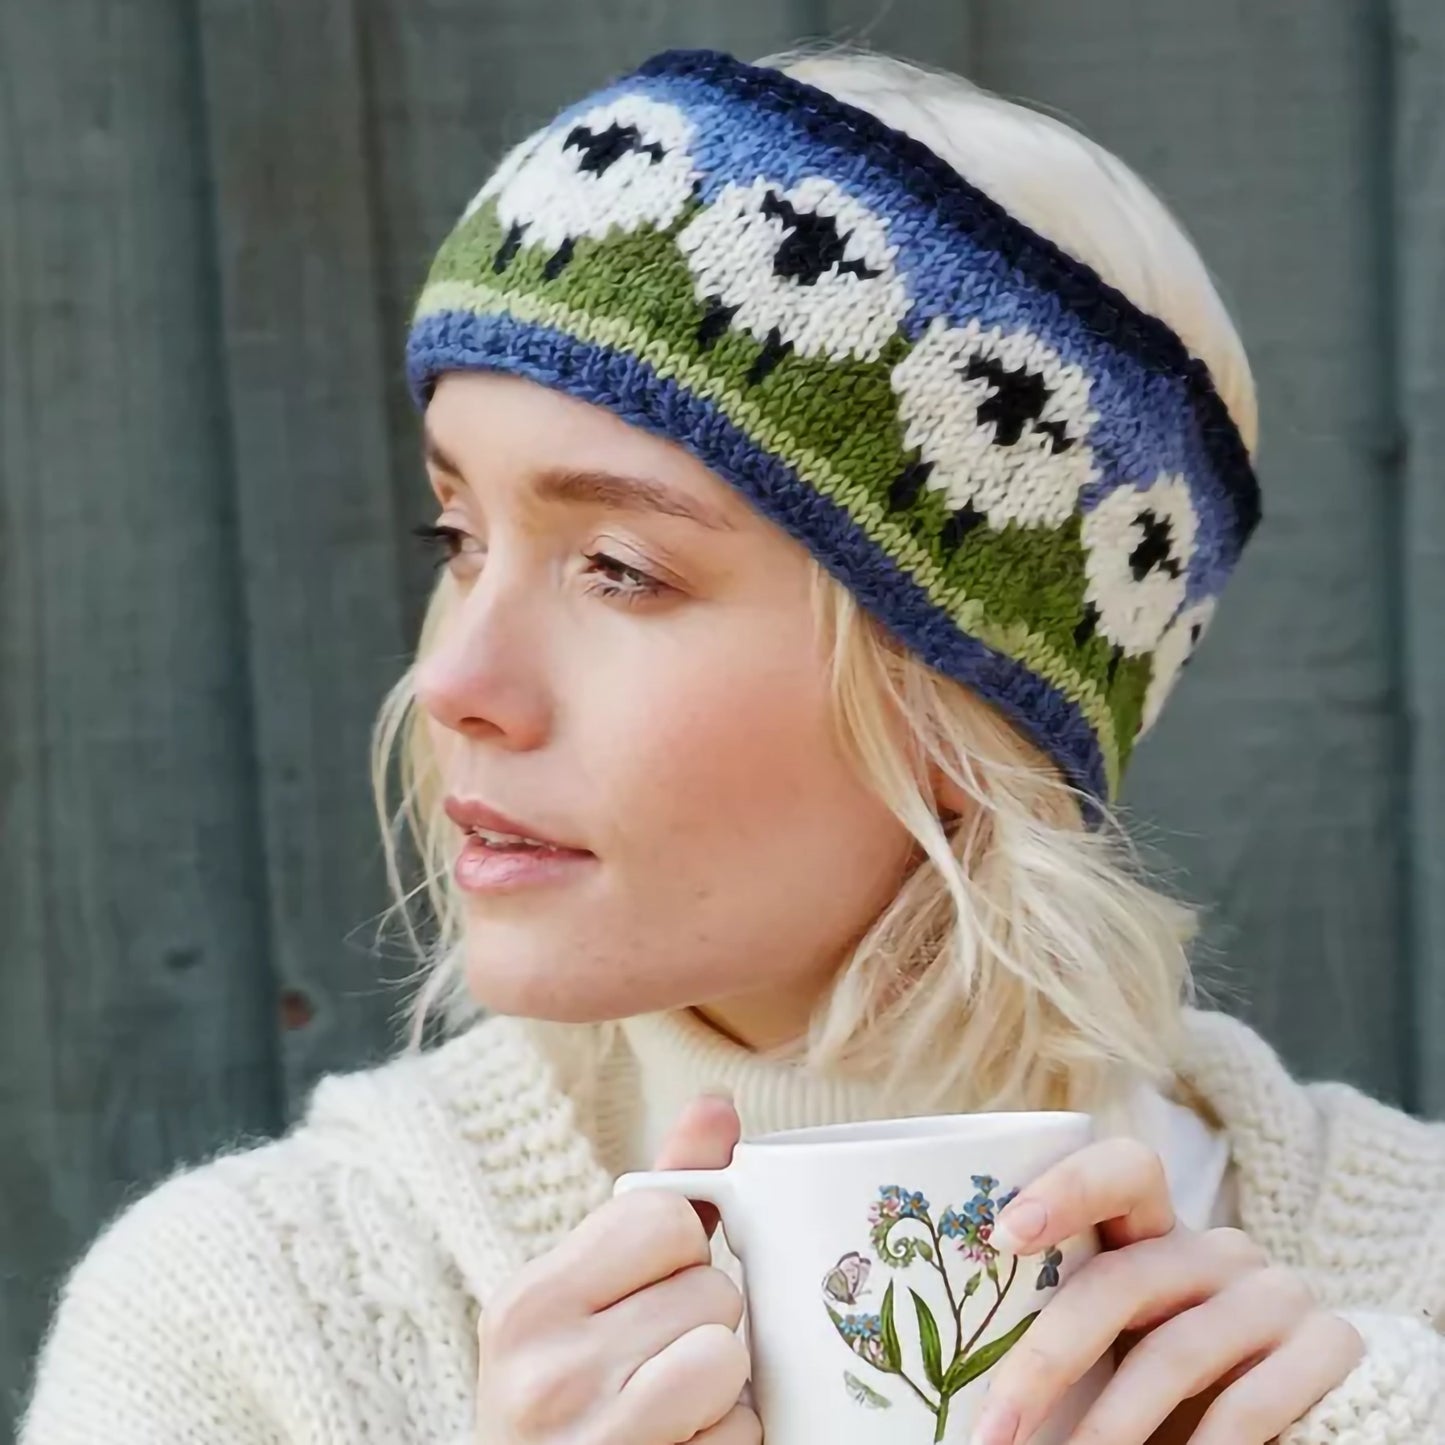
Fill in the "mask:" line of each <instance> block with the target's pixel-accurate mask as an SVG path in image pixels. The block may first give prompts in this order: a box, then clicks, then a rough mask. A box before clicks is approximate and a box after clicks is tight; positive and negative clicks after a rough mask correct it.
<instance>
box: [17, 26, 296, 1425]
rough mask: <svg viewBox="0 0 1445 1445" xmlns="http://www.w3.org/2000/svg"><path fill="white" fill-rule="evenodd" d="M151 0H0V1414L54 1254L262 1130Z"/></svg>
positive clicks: (201, 467) (255, 879)
mask: <svg viewBox="0 0 1445 1445" xmlns="http://www.w3.org/2000/svg"><path fill="white" fill-rule="evenodd" d="M187 9H188V7H187V6H186V5H184V4H182V3H179V0H177V3H170V4H160V3H157V4H149V5H111V4H108V3H104V0H90V3H67V4H64V5H54V6H28V5H27V6H21V5H5V6H0V65H3V81H0V217H3V220H0V917H3V919H4V921H5V926H4V935H3V940H0V1436H6V1438H8V1434H7V1432H6V1430H5V1423H6V1421H8V1418H9V1416H10V1415H11V1414H13V1413H14V1406H15V1403H16V1401H17V1397H18V1394H19V1392H20V1390H21V1388H22V1386H23V1383H24V1377H25V1373H26V1369H27V1365H26V1362H27V1361H28V1360H29V1358H30V1354H31V1351H32V1349H33V1347H34V1344H35V1341H36V1339H37V1337H38V1335H39V1332H40V1330H41V1327H42V1324H43V1321H44V1319H45V1318H46V1316H47V1314H48V1312H49V1296H50V1291H51V1290H52V1289H53V1287H54V1285H55V1283H56V1282H57V1277H58V1275H59V1273H60V1271H61V1270H62V1269H63V1268H64V1267H65V1265H66V1264H68V1263H69V1261H70V1260H71V1259H72V1258H73V1257H74V1256H75V1255H77V1254H78V1253H79V1252H80V1251H81V1250H82V1249H83V1248H84V1247H85V1245H86V1244H87V1243H88V1242H89V1240H90V1238H91V1237H92V1236H93V1235H94V1233H95V1230H96V1228H97V1227H98V1226H99V1224H100V1223H101V1221H103V1220H104V1219H106V1218H107V1217H109V1216H110V1214H111V1213H112V1212H113V1211H114V1210H115V1209H117V1208H118V1207H119V1206H120V1204H121V1202H122V1200H123V1199H124V1198H126V1197H129V1196H131V1195H133V1194H135V1193H138V1192H139V1191H141V1190H142V1189H143V1188H144V1187H146V1185H148V1184H149V1183H150V1182H152V1181H153V1180H155V1179H157V1178H158V1177H160V1176H161V1175H162V1174H164V1173H165V1172H166V1171H167V1170H169V1169H170V1168H171V1166H172V1165H173V1163H174V1161H175V1160H176V1159H178V1158H186V1157H193V1158H199V1157H202V1156H204V1155H205V1154H207V1153H209V1152H211V1151H212V1150H213V1149H215V1148H216V1147H218V1146H219V1145H221V1144H223V1143H225V1142H228V1141H232V1140H236V1139H239V1138H242V1137H245V1136H253V1135H254V1136H260V1135H263V1134H266V1133H270V1132H272V1131H274V1129H275V1128H276V1127H277V1126H278V1125H279V1124H280V1122H281V1111H280V1105H281V1101H280V1099H279V1097H278V1094H277V1091H276V1089H275V1084H274V1078H275V1075H274V1064H273V1047H274V1029H273V1026H272V1008H271V1005H270V982H269V963H268V957H269V946H268V939H267V935H266V926H265V917H264V912H263V910H262V908H261V907H260V899H261V893H262V886H261V876H260V874H261V866H260V864H261V859H260V838H259V832H258V827H257V816H256V802H255V799H256V787H255V777H254V771H253V765H252V751H251V739H250V731H249V726H250V725H249V704H248V699H247V689H246V677H245V663H244V659H245V655H246V648H247V637H246V630H245V626H244V619H243V616H242V609H241V591H240V586H239V578H238V576H237V574H236V570H235V563H234V554H233V552H232V532H233V519H232V515H231V495H230V486H231V478H230V471H229V462H228V457H227V448H228V443H227V429H228V424H227V419H226V408H225V397H224V395H223V391H222V387H221V376H222V371H223V364H222V358H221V356H220V354H219V351H218V339H217V334H216V329H215V308H216V296H215V289H214V283H213V276H212V269H211V253H212V237H211V231H210V216H209V214H208V207H207V194H206V161H205V156H204V155H203V154H202V152H201V151H200V149H199V147H198V145H197V139H198V130H197V126H196V119H197V104H198V96H197V87H198V80H199V74H198V70H197V67H196V64H195V55H194V53H193V50H192V47H191V43H190V41H191V35H190V31H189V22H188V16H187Z"/></svg>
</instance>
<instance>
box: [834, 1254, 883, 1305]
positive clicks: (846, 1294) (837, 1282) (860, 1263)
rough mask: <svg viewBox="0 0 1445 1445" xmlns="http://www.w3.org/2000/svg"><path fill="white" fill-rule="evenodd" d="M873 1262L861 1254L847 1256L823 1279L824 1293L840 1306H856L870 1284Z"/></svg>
mask: <svg viewBox="0 0 1445 1445" xmlns="http://www.w3.org/2000/svg"><path fill="white" fill-rule="evenodd" d="M872 1268H873V1264H872V1261H870V1260H866V1259H864V1258H863V1256H862V1255H861V1254H858V1253H856V1252H855V1253H853V1254H845V1255H844V1256H843V1258H842V1259H840V1260H839V1261H838V1263H837V1264H835V1265H834V1266H833V1268H832V1269H830V1270H829V1271H828V1273H827V1274H826V1275H824V1277H823V1293H824V1294H826V1295H827V1296H828V1297H829V1298H830V1299H835V1300H837V1301H838V1303H839V1304H840V1305H855V1304H857V1303H858V1297H859V1296H860V1295H861V1294H862V1293H863V1289H864V1287H865V1286H866V1285H867V1283H868V1271H869V1270H870V1269H872Z"/></svg>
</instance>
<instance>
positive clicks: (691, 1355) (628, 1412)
mask: <svg viewBox="0 0 1445 1445" xmlns="http://www.w3.org/2000/svg"><path fill="white" fill-rule="evenodd" d="M747 1378H748V1352H747V1348H746V1346H745V1345H744V1344H743V1342H742V1341H741V1340H740V1339H739V1338H738V1337H737V1336H736V1335H735V1334H734V1333H733V1332H732V1331H731V1330H730V1329H728V1328H727V1327H726V1326H724V1325H717V1324H710V1325H699V1326H698V1328H697V1329H695V1330H689V1331H688V1333H687V1334H685V1335H683V1336H682V1338H681V1339H677V1340H674V1341H673V1342H672V1343H671V1344H670V1345H668V1346H667V1348H666V1349H664V1350H662V1351H661V1352H660V1353H659V1354H656V1355H653V1356H652V1358H651V1359H649V1360H646V1361H644V1362H643V1363H642V1364H641V1365H639V1366H638V1368H637V1371H636V1372H635V1373H634V1374H633V1376H632V1378H631V1379H630V1380H628V1382H627V1383H626V1385H624V1386H623V1388H622V1393H621V1394H620V1395H618V1396H616V1397H615V1399H614V1401H613V1402H612V1405H611V1407H610V1408H609V1409H608V1411H607V1416H606V1419H605V1421H604V1422H603V1423H604V1428H603V1432H602V1434H603V1438H604V1439H607V1440H614V1439H615V1440H617V1441H618V1442H619V1445H622V1442H633V1441H641V1440H648V1441H651V1440H659V1441H661V1440H691V1439H692V1438H693V1436H694V1435H696V1434H697V1433H698V1432H699V1431H701V1430H706V1429H709V1428H710V1427H712V1426H713V1425H716V1424H718V1423H719V1422H720V1421H722V1420H724V1419H725V1418H726V1417H727V1415H728V1413H729V1412H730V1411H731V1410H732V1409H733V1407H734V1406H735V1405H736V1404H737V1401H738V1396H739V1395H740V1394H741V1393H742V1388H743V1386H744V1384H746V1383H747ZM732 1428H734V1429H737V1428H741V1427H740V1426H734V1427H732Z"/></svg>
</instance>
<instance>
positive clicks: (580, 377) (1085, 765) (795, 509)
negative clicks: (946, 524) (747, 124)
mask: <svg viewBox="0 0 1445 1445" xmlns="http://www.w3.org/2000/svg"><path fill="white" fill-rule="evenodd" d="M450 370H465V371H486V370H494V371H503V372H506V373H508V374H511V375H518V376H524V377H528V378H530V379H531V380H533V381H537V382H540V383H542V384H543V385H545V386H549V387H552V388H553V389H555V390H560V391H564V392H566V393H568V394H569V395H571V396H575V397H577V398H578V399H579V400H581V401H587V402H592V403H594V404H596V405H599V406H603V407H605V408H606V409H607V410H608V411H611V412H613V413H615V414H616V415H618V416H620V417H622V418H623V420H624V421H628V422H631V423H633V424H634V425H637V426H641V427H644V428H645V429H646V430H648V431H651V432H655V433H657V434H658V435H660V436H663V437H666V438H667V439H668V440H670V441H674V442H677V443H678V444H680V445H682V446H685V447H686V448H687V449H688V450H689V451H690V452H692V454H693V455H694V456H696V457H697V458H698V460H699V461H701V462H703V464H704V465H706V466H708V467H710V468H711V469H712V470H713V471H715V472H716V473H717V474H718V475H719V476H721V477H723V478H724V479H725V480H726V481H728V482H729V483H731V485H732V486H734V487H735V488H736V489H737V490H738V491H739V492H741V493H742V494H743V495H744V496H746V497H747V498H748V500H749V501H750V502H751V503H752V504H753V505H754V506H755V507H756V508H757V509H758V510H759V511H760V512H762V513H763V514H764V515H765V516H766V517H768V518H769V519H770V520H771V521H773V522H775V523H776V524H777V525H778V526H780V527H782V528H783V530H784V531H786V532H787V533H788V534H789V535H790V536H793V537H794V538H796V539H797V540H798V541H800V542H802V544H803V545H804V546H805V547H807V548H808V550H809V551H810V552H811V553H812V554H813V555H814V556H815V557H816V558H817V559H818V561H820V562H821V563H822V564H823V565H824V566H825V567H827V569H828V570H829V571H830V572H831V573H832V574H833V575H834V576H835V577H836V578H837V579H838V580H839V581H840V582H842V584H843V585H844V586H845V587H847V588H848V590H849V591H850V592H852V593H853V595H854V596H855V597H856V598H857V599H858V601H859V602H860V603H862V605H863V606H864V607H865V608H866V609H867V610H868V611H869V612H871V613H872V614H873V616H875V617H876V618H878V620H879V621H880V622H882V623H883V624H884V626H886V627H887V628H889V630H890V631H892V632H893V633H894V635H895V636H897V637H898V638H899V639H900V640H901V641H902V642H904V643H905V644H906V645H907V646H908V647H909V648H911V649H912V650H913V651H914V652H915V653H917V654H918V655H919V657H921V658H922V659H923V661H924V662H925V663H926V664H927V665H928V666H930V667H932V668H934V669H935V670H936V671H938V672H942V673H944V674H945V675H946V676H948V677H952V678H955V679H956V680H957V681H959V682H962V683H964V684H965V685H967V686H968V687H970V688H972V689H973V690H974V691H975V692H977V693H978V694H979V696H981V697H983V698H986V699H987V700H988V701H989V702H991V703H993V704H994V705H995V706H997V707H998V708H999V709H1000V710H1001V711H1002V712H1003V713H1004V714H1005V715H1006V716H1007V717H1008V718H1009V719H1010V721H1012V722H1013V723H1014V724H1015V725H1017V726H1018V727H1019V728H1020V729H1022V730H1023V732H1024V733H1025V734H1026V735H1027V736H1029V737H1031V738H1033V739H1034V741H1035V742H1036V743H1037V744H1038V745H1039V746H1040V747H1042V748H1043V749H1044V751H1045V752H1046V753H1047V754H1048V755H1049V756H1050V757H1051V758H1053V759H1054V760H1055V762H1056V763H1057V764H1058V765H1059V766H1060V767H1061V768H1062V769H1063V771H1064V774H1065V776H1066V777H1067V778H1068V779H1069V781H1070V782H1071V783H1072V784H1073V785H1074V786H1075V787H1076V788H1078V789H1080V790H1081V791H1082V792H1083V793H1084V794H1086V795H1087V796H1089V797H1091V798H1093V799H1095V800H1102V799H1105V798H1107V796H1108V786H1107V782H1106V777H1105V769H1104V759H1103V754H1102V752H1101V751H1100V749H1099V744H1098V739H1097V738H1096V737H1095V735H1094V730H1093V728H1092V726H1091V725H1090V723H1089V721H1088V720H1087V719H1086V718H1085V717H1084V715H1083V713H1082V712H1080V710H1079V708H1078V707H1077V705H1076V704H1075V703H1073V702H1072V701H1070V699H1069V698H1067V697H1066V696H1065V695H1064V694H1063V693H1062V692H1060V691H1059V690H1058V688H1056V687H1055V686H1054V685H1053V684H1052V683H1050V682H1048V681H1047V680H1046V679H1044V678H1042V677H1040V676H1039V675H1038V674H1037V673H1035V672H1033V671H1032V670H1030V669H1029V668H1028V667H1026V666H1025V665H1024V664H1022V663H1020V662H1017V661H1015V660H1014V659H1013V658H1011V657H1007V656H1005V655H1004V654H1002V653H1000V652H996V651H995V650H994V649H993V648H991V647H988V646H987V645H986V644H984V643H982V642H980V641H979V640H978V639H977V638H975V637H970V636H969V635H968V634H967V633H965V632H962V631H961V630H960V629H959V627H958V625H957V623H955V622H954V621H953V619H952V618H951V617H949V615H948V614H947V613H946V612H944V611H943V610H942V609H941V608H940V607H938V606H937V605H936V604H935V603H934V602H933V601H932V600H931V599H930V598H929V597H928V595H927V593H925V592H924V591H923V589H922V588H921V587H920V586H919V585H918V583H917V582H916V581H914V579H913V578H912V577H911V576H909V574H908V573H907V572H905V571H904V570H902V569H901V568H900V567H899V566H898V564H897V563H896V562H895V561H894V560H893V559H892V558H891V557H890V556H889V555H888V553H887V552H886V551H884V550H883V548H882V547H880V546H879V545H878V543H876V542H874V541H873V540H872V538H870V537H869V536H868V535H867V534H866V533H865V532H864V531H863V530H862V529H861V528H860V527H859V526H858V524H857V523H856V522H854V521H853V519H852V518H851V517H850V516H849V515H848V513H847V512H846V511H845V510H844V509H843V508H842V507H841V506H840V505H839V504H838V503H836V502H834V501H833V500H832V499H831V498H829V497H826V496H824V495H822V494H821V493H820V492H818V491H816V490H815V489H814V488H813V487H811V486H809V485H808V483H807V482H805V481H803V480H802V478H800V477H799V476H798V474H797V473H796V472H795V471H794V470H793V469H792V468H791V467H789V466H788V465H787V464H786V463H785V462H783V461H781V460H780V459H779V458H777V457H775V456H773V455H772V454H771V453H769V452H767V451H764V450H763V449H762V448H760V447H759V446H758V445H757V443H756V442H754V441H752V440H751V438H749V437H748V435H747V434H746V433H745V432H744V431H742V430H741V429H740V428H739V427H738V426H736V425H735V424H734V423H733V422H732V421H731V420H729V418H728V417H727V416H726V414H725V413H724V412H722V411H721V410H720V409H719V408H718V407H717V406H716V405H715V404H714V403H712V402H710V401H707V400H705V399H704V398H702V397H699V396H697V395H696V394H695V393H693V392H691V391H689V390H688V389H687V388H685V387H683V386H681V385H680V384H679V383H677V382H676V381H673V380H671V379H668V378H664V377H661V376H659V375H658V374H657V373H656V372H655V371H654V370H653V369H652V368H651V367H650V366H648V365H647V364H646V363H645V362H643V361H641V360H639V359H638V358H637V357H635V356H632V355H630V354H628V353H626V352H619V351H614V350H612V349H611V348H608V347H603V346H598V345H596V344H594V343H591V342H585V341H580V340H578V339H577V338H575V337H572V336H568V335H566V334H564V333H562V332H558V331H556V330H554V329H552V328H550V327H546V326H539V325H535V324H533V323H531V322H524V321H519V320H517V319H516V318H515V317H512V316H507V315H499V314H488V315H478V314H477V313H475V312H471V311H460V310H458V311H443V312H438V313H435V314H433V315H430V316H427V317H425V318H423V319H422V320H421V321H419V322H418V323H417V324H416V326H415V327H413V329H412V332H411V335H410V336H409V338H408V340H407V376H408V382H409V386H410V391H411V396H412V400H413V402H414V403H415V404H416V406H417V408H418V409H419V410H425V408H426V404H427V402H428V401H429V400H430V394H431V388H432V384H433V382H434V380H435V378H436V377H437V376H438V375H439V374H440V373H442V372H444V371H450Z"/></svg>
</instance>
